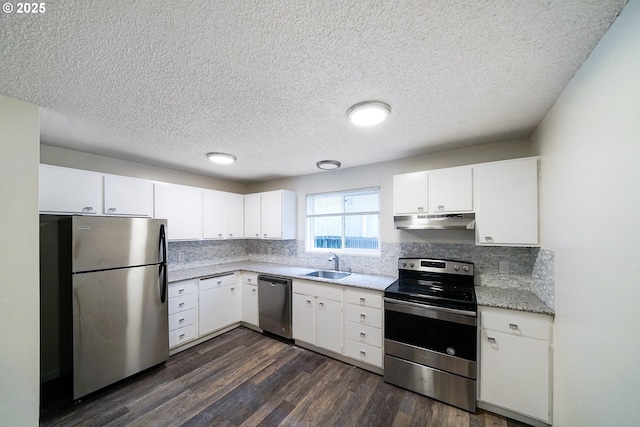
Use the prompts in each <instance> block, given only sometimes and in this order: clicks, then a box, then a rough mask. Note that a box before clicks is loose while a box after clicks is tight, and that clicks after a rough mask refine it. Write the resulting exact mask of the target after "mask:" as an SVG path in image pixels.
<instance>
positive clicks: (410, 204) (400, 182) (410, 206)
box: [393, 171, 429, 215]
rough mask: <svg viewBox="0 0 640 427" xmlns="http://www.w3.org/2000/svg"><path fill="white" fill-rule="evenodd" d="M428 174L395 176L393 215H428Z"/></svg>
mask: <svg viewBox="0 0 640 427" xmlns="http://www.w3.org/2000/svg"><path fill="white" fill-rule="evenodd" d="M427 180H428V175H427V172H426V171H425V172H413V173H405V174H402V175H394V176H393V214H394V215H407V214H416V213H427V211H428V208H429V206H428V204H427V201H428V200H427Z"/></svg>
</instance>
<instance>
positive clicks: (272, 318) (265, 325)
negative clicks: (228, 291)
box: [258, 275, 292, 339]
mask: <svg viewBox="0 0 640 427" xmlns="http://www.w3.org/2000/svg"><path fill="white" fill-rule="evenodd" d="M258 309H259V310H258V311H259V326H260V328H261V329H262V330H264V331H266V332H270V333H272V334H275V335H279V336H281V337H284V338H287V339H291V338H292V335H291V279H284V278H282V277H274V276H267V275H260V276H258Z"/></svg>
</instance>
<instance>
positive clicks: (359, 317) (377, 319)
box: [344, 289, 384, 368]
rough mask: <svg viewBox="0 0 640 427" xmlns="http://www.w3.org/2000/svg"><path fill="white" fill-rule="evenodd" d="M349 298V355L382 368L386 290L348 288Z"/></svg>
mask: <svg viewBox="0 0 640 427" xmlns="http://www.w3.org/2000/svg"><path fill="white" fill-rule="evenodd" d="M345 300H346V301H347V304H346V314H345V347H344V349H345V355H346V356H347V357H349V358H351V359H355V360H358V361H360V362H364V363H368V364H369V365H373V366H376V367H379V368H382V365H383V363H382V361H383V358H384V357H383V355H384V351H383V349H382V347H383V346H382V343H383V336H384V335H383V333H382V326H383V317H382V293H381V292H376V291H370V290H365V289H346V290H345Z"/></svg>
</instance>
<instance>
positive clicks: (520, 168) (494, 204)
mask: <svg viewBox="0 0 640 427" xmlns="http://www.w3.org/2000/svg"><path fill="white" fill-rule="evenodd" d="M476 180H477V184H478V186H477V189H478V198H477V201H478V206H477V209H476V242H477V244H479V245H483V244H487V245H492V244H504V245H515V246H536V245H538V161H537V159H535V158H529V159H523V160H512V161H505V162H495V163H483V164H480V165H477V166H476Z"/></svg>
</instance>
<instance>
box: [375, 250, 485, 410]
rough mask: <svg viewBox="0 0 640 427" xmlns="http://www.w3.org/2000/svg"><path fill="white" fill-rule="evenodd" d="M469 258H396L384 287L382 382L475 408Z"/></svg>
mask: <svg viewBox="0 0 640 427" xmlns="http://www.w3.org/2000/svg"><path fill="white" fill-rule="evenodd" d="M476 319H477V303H476V295H475V290H474V287H473V263H470V262H460V261H451V260H435V259H424V258H400V259H399V260H398V280H396V281H395V282H394V283H393V284H392V285H391V286H389V287H388V288H387V289H386V290H385V292H384V338H385V339H384V348H385V356H384V381H385V382H388V383H391V384H394V385H397V386H400V387H403V388H406V389H409V390H412V391H415V392H417V393H420V394H423V395H425V396H429V397H432V398H434V399H437V400H440V401H442V402H445V403H448V404H450V405H453V406H456V407H458V408H461V409H464V410H466V411H470V412H475V411H476V341H477V326H476V324H477V323H476Z"/></svg>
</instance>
